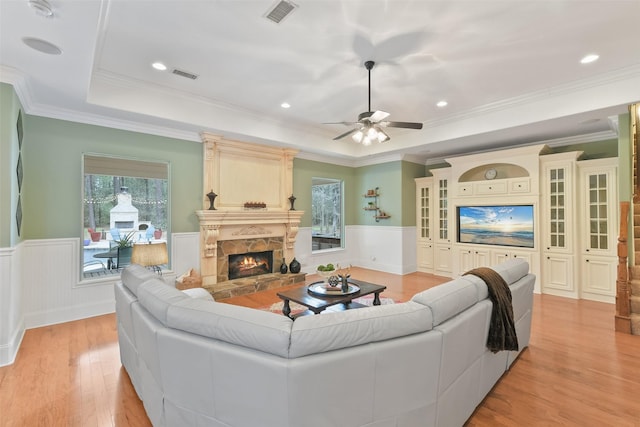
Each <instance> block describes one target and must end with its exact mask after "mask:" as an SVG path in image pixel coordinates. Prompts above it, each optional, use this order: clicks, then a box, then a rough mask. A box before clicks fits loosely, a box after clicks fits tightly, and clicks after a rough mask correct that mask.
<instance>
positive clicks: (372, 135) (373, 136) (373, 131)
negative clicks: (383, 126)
mask: <svg viewBox="0 0 640 427" xmlns="http://www.w3.org/2000/svg"><path fill="white" fill-rule="evenodd" d="M367 138H369V139H370V140H374V139H378V131H377V130H376V128H375V127H373V126H371V127H370V128H369V130H367Z"/></svg>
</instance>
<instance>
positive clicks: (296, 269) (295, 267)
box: [289, 257, 302, 274]
mask: <svg viewBox="0 0 640 427" xmlns="http://www.w3.org/2000/svg"><path fill="white" fill-rule="evenodd" d="M301 267H302V266H301V265H300V263H299V262H298V260H297V259H296V258H295V257H293V260H292V261H291V263H290V264H289V271H290V272H292V273H293V274H297V273H300V268H301Z"/></svg>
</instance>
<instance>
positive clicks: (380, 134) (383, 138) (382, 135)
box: [378, 129, 389, 143]
mask: <svg viewBox="0 0 640 427" xmlns="http://www.w3.org/2000/svg"><path fill="white" fill-rule="evenodd" d="M388 140H389V135H387V134H386V133H385V132H384V131H383V130H382V129H378V142H380V143H383V142H386V141H388Z"/></svg>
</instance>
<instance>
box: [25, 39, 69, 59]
mask: <svg viewBox="0 0 640 427" xmlns="http://www.w3.org/2000/svg"><path fill="white" fill-rule="evenodd" d="M22 42H23V43H24V44H26V45H27V46H29V47H30V48H31V49H35V50H37V51H38V52H42V53H46V54H49V55H60V54H61V53H62V49H60V48H59V47H58V46H56V45H55V44H53V43H49V42H48V41H46V40H42V39H37V38H35V37H23V38H22Z"/></svg>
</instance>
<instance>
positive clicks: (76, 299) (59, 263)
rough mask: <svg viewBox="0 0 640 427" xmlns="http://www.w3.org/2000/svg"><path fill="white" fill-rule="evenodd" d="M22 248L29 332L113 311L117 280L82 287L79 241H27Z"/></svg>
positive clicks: (24, 300)
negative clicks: (114, 289)
mask: <svg viewBox="0 0 640 427" xmlns="http://www.w3.org/2000/svg"><path fill="white" fill-rule="evenodd" d="M23 245H24V248H23V262H22V297H23V302H24V303H23V310H24V322H25V327H26V328H27V329H29V328H35V327H38V326H44V325H51V324H55V323H61V322H68V321H71V320H76V319H82V318H85V317H91V316H97V315H100V314H105V313H111V312H113V311H114V309H115V305H114V301H115V300H114V296H113V285H114V284H115V283H116V281H117V280H118V278H117V277H115V278H113V279H111V278H110V279H109V280H107V281H101V282H93V283H86V284H79V279H80V252H79V251H80V239H46V240H27V241H25V242H24V243H23Z"/></svg>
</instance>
